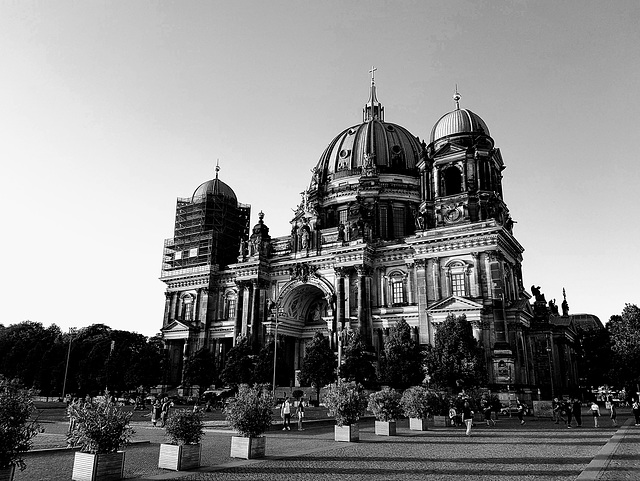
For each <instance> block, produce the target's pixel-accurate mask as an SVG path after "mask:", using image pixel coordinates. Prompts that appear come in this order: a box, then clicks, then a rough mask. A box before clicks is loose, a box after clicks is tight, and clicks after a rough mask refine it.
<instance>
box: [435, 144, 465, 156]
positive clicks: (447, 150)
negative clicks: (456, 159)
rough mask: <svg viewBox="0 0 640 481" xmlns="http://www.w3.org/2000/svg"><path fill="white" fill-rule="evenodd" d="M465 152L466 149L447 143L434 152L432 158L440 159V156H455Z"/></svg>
mask: <svg viewBox="0 0 640 481" xmlns="http://www.w3.org/2000/svg"><path fill="white" fill-rule="evenodd" d="M466 151H467V147H464V146H462V145H458V144H456V143H452V142H447V143H446V144H444V145H443V146H442V147H440V148H439V149H438V150H436V151H435V152H434V154H433V155H434V157H440V156H442V155H449V154H455V153H458V152H466Z"/></svg>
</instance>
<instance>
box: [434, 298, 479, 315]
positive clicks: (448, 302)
mask: <svg viewBox="0 0 640 481" xmlns="http://www.w3.org/2000/svg"><path fill="white" fill-rule="evenodd" d="M482 308H483V305H482V304H480V303H478V302H476V301H472V300H471V299H467V298H465V297H458V296H450V297H447V298H446V299H442V300H440V301H438V302H436V303H435V304H433V305H432V306H430V307H429V308H428V309H427V312H431V313H438V312H444V311H447V312H465V311H478V310H480V309H482Z"/></svg>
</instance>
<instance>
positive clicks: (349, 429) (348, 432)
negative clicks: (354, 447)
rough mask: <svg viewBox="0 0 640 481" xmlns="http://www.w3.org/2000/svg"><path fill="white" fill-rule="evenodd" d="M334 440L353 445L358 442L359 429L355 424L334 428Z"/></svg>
mask: <svg viewBox="0 0 640 481" xmlns="http://www.w3.org/2000/svg"><path fill="white" fill-rule="evenodd" d="M334 432H335V440H336V441H344V442H347V443H354V442H357V441H360V429H359V428H358V425H357V424H349V425H346V424H345V425H344V426H338V425H336V426H335V431H334Z"/></svg>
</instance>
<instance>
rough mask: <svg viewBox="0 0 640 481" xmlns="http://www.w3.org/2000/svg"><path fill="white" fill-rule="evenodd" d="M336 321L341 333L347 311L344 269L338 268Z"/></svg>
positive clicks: (336, 269) (336, 270) (336, 271)
mask: <svg viewBox="0 0 640 481" xmlns="http://www.w3.org/2000/svg"><path fill="white" fill-rule="evenodd" d="M335 273H336V293H337V299H336V319H337V321H338V326H337V328H338V331H341V330H342V329H343V328H344V320H345V310H344V302H345V296H344V268H342V267H336V268H335Z"/></svg>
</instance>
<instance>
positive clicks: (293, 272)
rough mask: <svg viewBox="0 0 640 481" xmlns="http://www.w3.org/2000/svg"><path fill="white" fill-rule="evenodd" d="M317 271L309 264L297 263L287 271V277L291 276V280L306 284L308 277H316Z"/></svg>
mask: <svg viewBox="0 0 640 481" xmlns="http://www.w3.org/2000/svg"><path fill="white" fill-rule="evenodd" d="M317 270H318V268H317V267H315V266H312V265H311V264H308V263H306V262H298V263H296V264H295V265H294V266H293V267H291V268H290V269H289V275H290V276H291V279H296V280H299V281H302V282H305V283H306V282H308V281H309V277H311V276H314V277H317V274H316V271H317Z"/></svg>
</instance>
